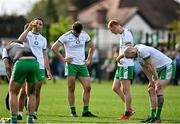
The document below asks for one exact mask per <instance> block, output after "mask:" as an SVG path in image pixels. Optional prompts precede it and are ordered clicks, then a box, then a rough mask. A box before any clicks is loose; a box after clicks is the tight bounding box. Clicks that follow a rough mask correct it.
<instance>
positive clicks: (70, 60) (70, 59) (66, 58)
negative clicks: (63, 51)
mask: <svg viewBox="0 0 180 124" xmlns="http://www.w3.org/2000/svg"><path fill="white" fill-rule="evenodd" d="M63 61H64V62H72V61H73V58H71V57H65V58H64V59H63Z"/></svg>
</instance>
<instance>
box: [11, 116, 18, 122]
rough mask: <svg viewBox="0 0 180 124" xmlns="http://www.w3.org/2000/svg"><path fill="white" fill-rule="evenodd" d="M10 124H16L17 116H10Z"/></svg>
mask: <svg viewBox="0 0 180 124" xmlns="http://www.w3.org/2000/svg"><path fill="white" fill-rule="evenodd" d="M11 123H12V124H16V123H17V115H15V114H12V115H11Z"/></svg>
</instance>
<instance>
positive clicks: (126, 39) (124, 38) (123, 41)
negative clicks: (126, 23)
mask: <svg viewBox="0 0 180 124" xmlns="http://www.w3.org/2000/svg"><path fill="white" fill-rule="evenodd" d="M129 43H131V44H132V45H134V42H133V36H132V34H131V32H130V31H129V30H128V29H124V31H123V33H121V34H120V44H119V45H120V46H119V54H122V53H124V49H125V48H126V45H127V44H129ZM118 66H126V67H127V66H134V61H133V59H127V58H122V59H121V60H120V63H118Z"/></svg>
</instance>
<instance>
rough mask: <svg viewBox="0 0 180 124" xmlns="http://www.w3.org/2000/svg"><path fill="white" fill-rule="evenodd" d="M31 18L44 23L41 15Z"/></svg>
mask: <svg viewBox="0 0 180 124" xmlns="http://www.w3.org/2000/svg"><path fill="white" fill-rule="evenodd" d="M33 20H41V21H42V22H43V23H44V20H43V19H42V18H41V17H36V18H34V19H33Z"/></svg>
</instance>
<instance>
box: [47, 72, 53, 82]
mask: <svg viewBox="0 0 180 124" xmlns="http://www.w3.org/2000/svg"><path fill="white" fill-rule="evenodd" d="M47 79H48V80H51V79H52V74H51V72H50V71H47Z"/></svg>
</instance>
